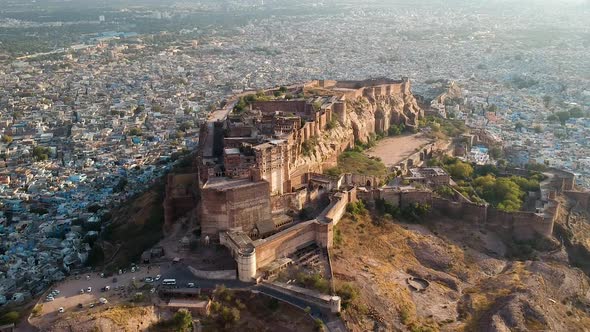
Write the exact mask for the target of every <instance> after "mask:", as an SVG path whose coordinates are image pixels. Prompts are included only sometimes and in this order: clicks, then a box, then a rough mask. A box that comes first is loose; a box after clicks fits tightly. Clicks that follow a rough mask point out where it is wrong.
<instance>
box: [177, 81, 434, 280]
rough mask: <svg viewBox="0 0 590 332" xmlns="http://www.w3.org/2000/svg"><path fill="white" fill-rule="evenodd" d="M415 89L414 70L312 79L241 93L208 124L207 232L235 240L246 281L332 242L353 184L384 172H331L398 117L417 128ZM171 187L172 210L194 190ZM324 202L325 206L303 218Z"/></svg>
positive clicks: (203, 162)
mask: <svg viewBox="0 0 590 332" xmlns="http://www.w3.org/2000/svg"><path fill="white" fill-rule="evenodd" d="M410 88H411V85H410V81H409V80H408V79H405V78H404V79H401V80H389V79H377V80H367V81H312V82H308V83H306V84H303V85H297V86H290V87H282V88H280V89H273V90H267V91H264V92H262V91H260V92H258V93H256V94H254V93H251V94H242V95H238V96H234V97H232V98H231V99H230V100H228V101H227V103H226V105H225V106H224V107H223V108H222V109H219V110H217V111H215V112H213V113H212V114H211V115H210V117H209V120H208V122H207V123H205V124H204V125H203V126H202V127H201V133H200V145H199V146H200V147H199V151H198V156H197V163H198V169H199V174H198V180H197V182H198V189H199V192H200V197H201V199H200V202H199V207H198V214H199V220H200V224H201V234H202V235H201V236H202V238H207V239H212V240H219V241H220V242H221V243H222V244H224V245H226V246H228V247H229V248H230V249H231V250H232V253H233V254H234V256H235V258H236V260H237V262H238V275H239V278H240V279H241V280H246V281H249V280H252V278H254V277H255V276H256V275H257V274H258V273H259V271H260V270H261V269H262V268H264V267H265V266H267V265H268V264H270V263H272V262H273V261H275V260H276V259H278V258H281V257H285V256H286V255H288V254H290V253H291V252H293V251H295V250H297V249H298V248H300V247H301V246H305V245H308V244H310V243H314V242H315V243H317V244H318V245H320V246H322V247H329V246H331V242H332V227H333V226H334V223H335V222H337V221H338V220H339V219H340V217H341V216H342V214H343V213H344V211H345V207H346V205H347V203H348V202H350V201H351V200H354V199H356V192H355V191H352V190H350V189H351V188H353V185H354V184H355V183H356V182H358V183H362V185H367V184H368V185H377V184H378V181H379V179H374V178H370V177H362V176H357V175H352V174H348V175H346V176H343V177H342V178H341V179H340V180H338V182H337V183H334V181H330V180H329V179H327V178H326V177H325V176H322V175H321V174H322V172H323V170H325V169H326V168H329V167H333V166H335V165H336V163H337V158H338V156H339V155H340V153H342V152H343V151H344V150H346V149H348V148H352V147H354V145H355V142H361V143H363V142H367V140H368V139H369V137H370V136H371V135H374V134H377V133H386V132H387V130H388V129H389V127H390V126H391V125H395V124H400V123H403V124H405V125H406V126H410V127H412V126H417V122H418V119H419V117H421V116H423V114H422V111H421V110H420V109H419V107H418V106H417V104H416V100H415V99H414V97H413V95H412V93H411V91H410ZM189 182H190V180H189ZM170 186H172V188H168V193H169V194H170V195H171V196H175V197H174V198H175V199H169V202H167V204H166V207H167V217H169V218H171V217H172V214H171V212H170V211H173V210H177V209H178V208H182V207H183V197H185V196H188V194H187V193H184V194H187V195H185V196H183V195H184V194H183V192H184V191H183V190H178V188H175V187H174V183H173V184H172V185H170V184H169V187H170ZM321 200H323V201H324V204H323V205H321V207H322V208H321V209H320V210H319V211H318V213H316V214H315V215H314V216H313V217H306V216H302V214H301V211H302V210H303V209H304V208H309V209H313V208H314V207H317V206H320V205H318V202H319V201H321ZM326 200H328V201H327V202H326ZM185 205H186V204H185ZM325 206H327V207H326V208H325V209H324V208H323V207H325ZM169 218H167V219H169ZM307 219H309V220H307Z"/></svg>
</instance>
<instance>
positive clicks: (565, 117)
mask: <svg viewBox="0 0 590 332" xmlns="http://www.w3.org/2000/svg"><path fill="white" fill-rule="evenodd" d="M556 115H557V118H558V119H559V122H561V125H565V123H566V121H567V120H569V119H570V117H571V116H570V112H568V111H561V112H557V113H556Z"/></svg>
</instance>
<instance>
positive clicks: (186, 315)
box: [172, 309, 193, 332]
mask: <svg viewBox="0 0 590 332" xmlns="http://www.w3.org/2000/svg"><path fill="white" fill-rule="evenodd" d="M172 321H173V323H174V327H175V329H176V331H180V332H188V331H192V327H193V316H192V315H191V313H190V311H188V310H182V309H181V310H178V312H177V313H175V314H174V317H173V318H172Z"/></svg>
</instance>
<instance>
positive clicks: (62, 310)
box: [57, 307, 65, 313]
mask: <svg viewBox="0 0 590 332" xmlns="http://www.w3.org/2000/svg"><path fill="white" fill-rule="evenodd" d="M64 311H65V309H64V307H59V309H57V312H59V313H63V312H64Z"/></svg>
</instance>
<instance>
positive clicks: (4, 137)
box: [2, 135, 13, 144]
mask: <svg viewBox="0 0 590 332" xmlns="http://www.w3.org/2000/svg"><path fill="white" fill-rule="evenodd" d="M12 141H13V138H12V136H9V135H2V143H7V144H10V143H12Z"/></svg>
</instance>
